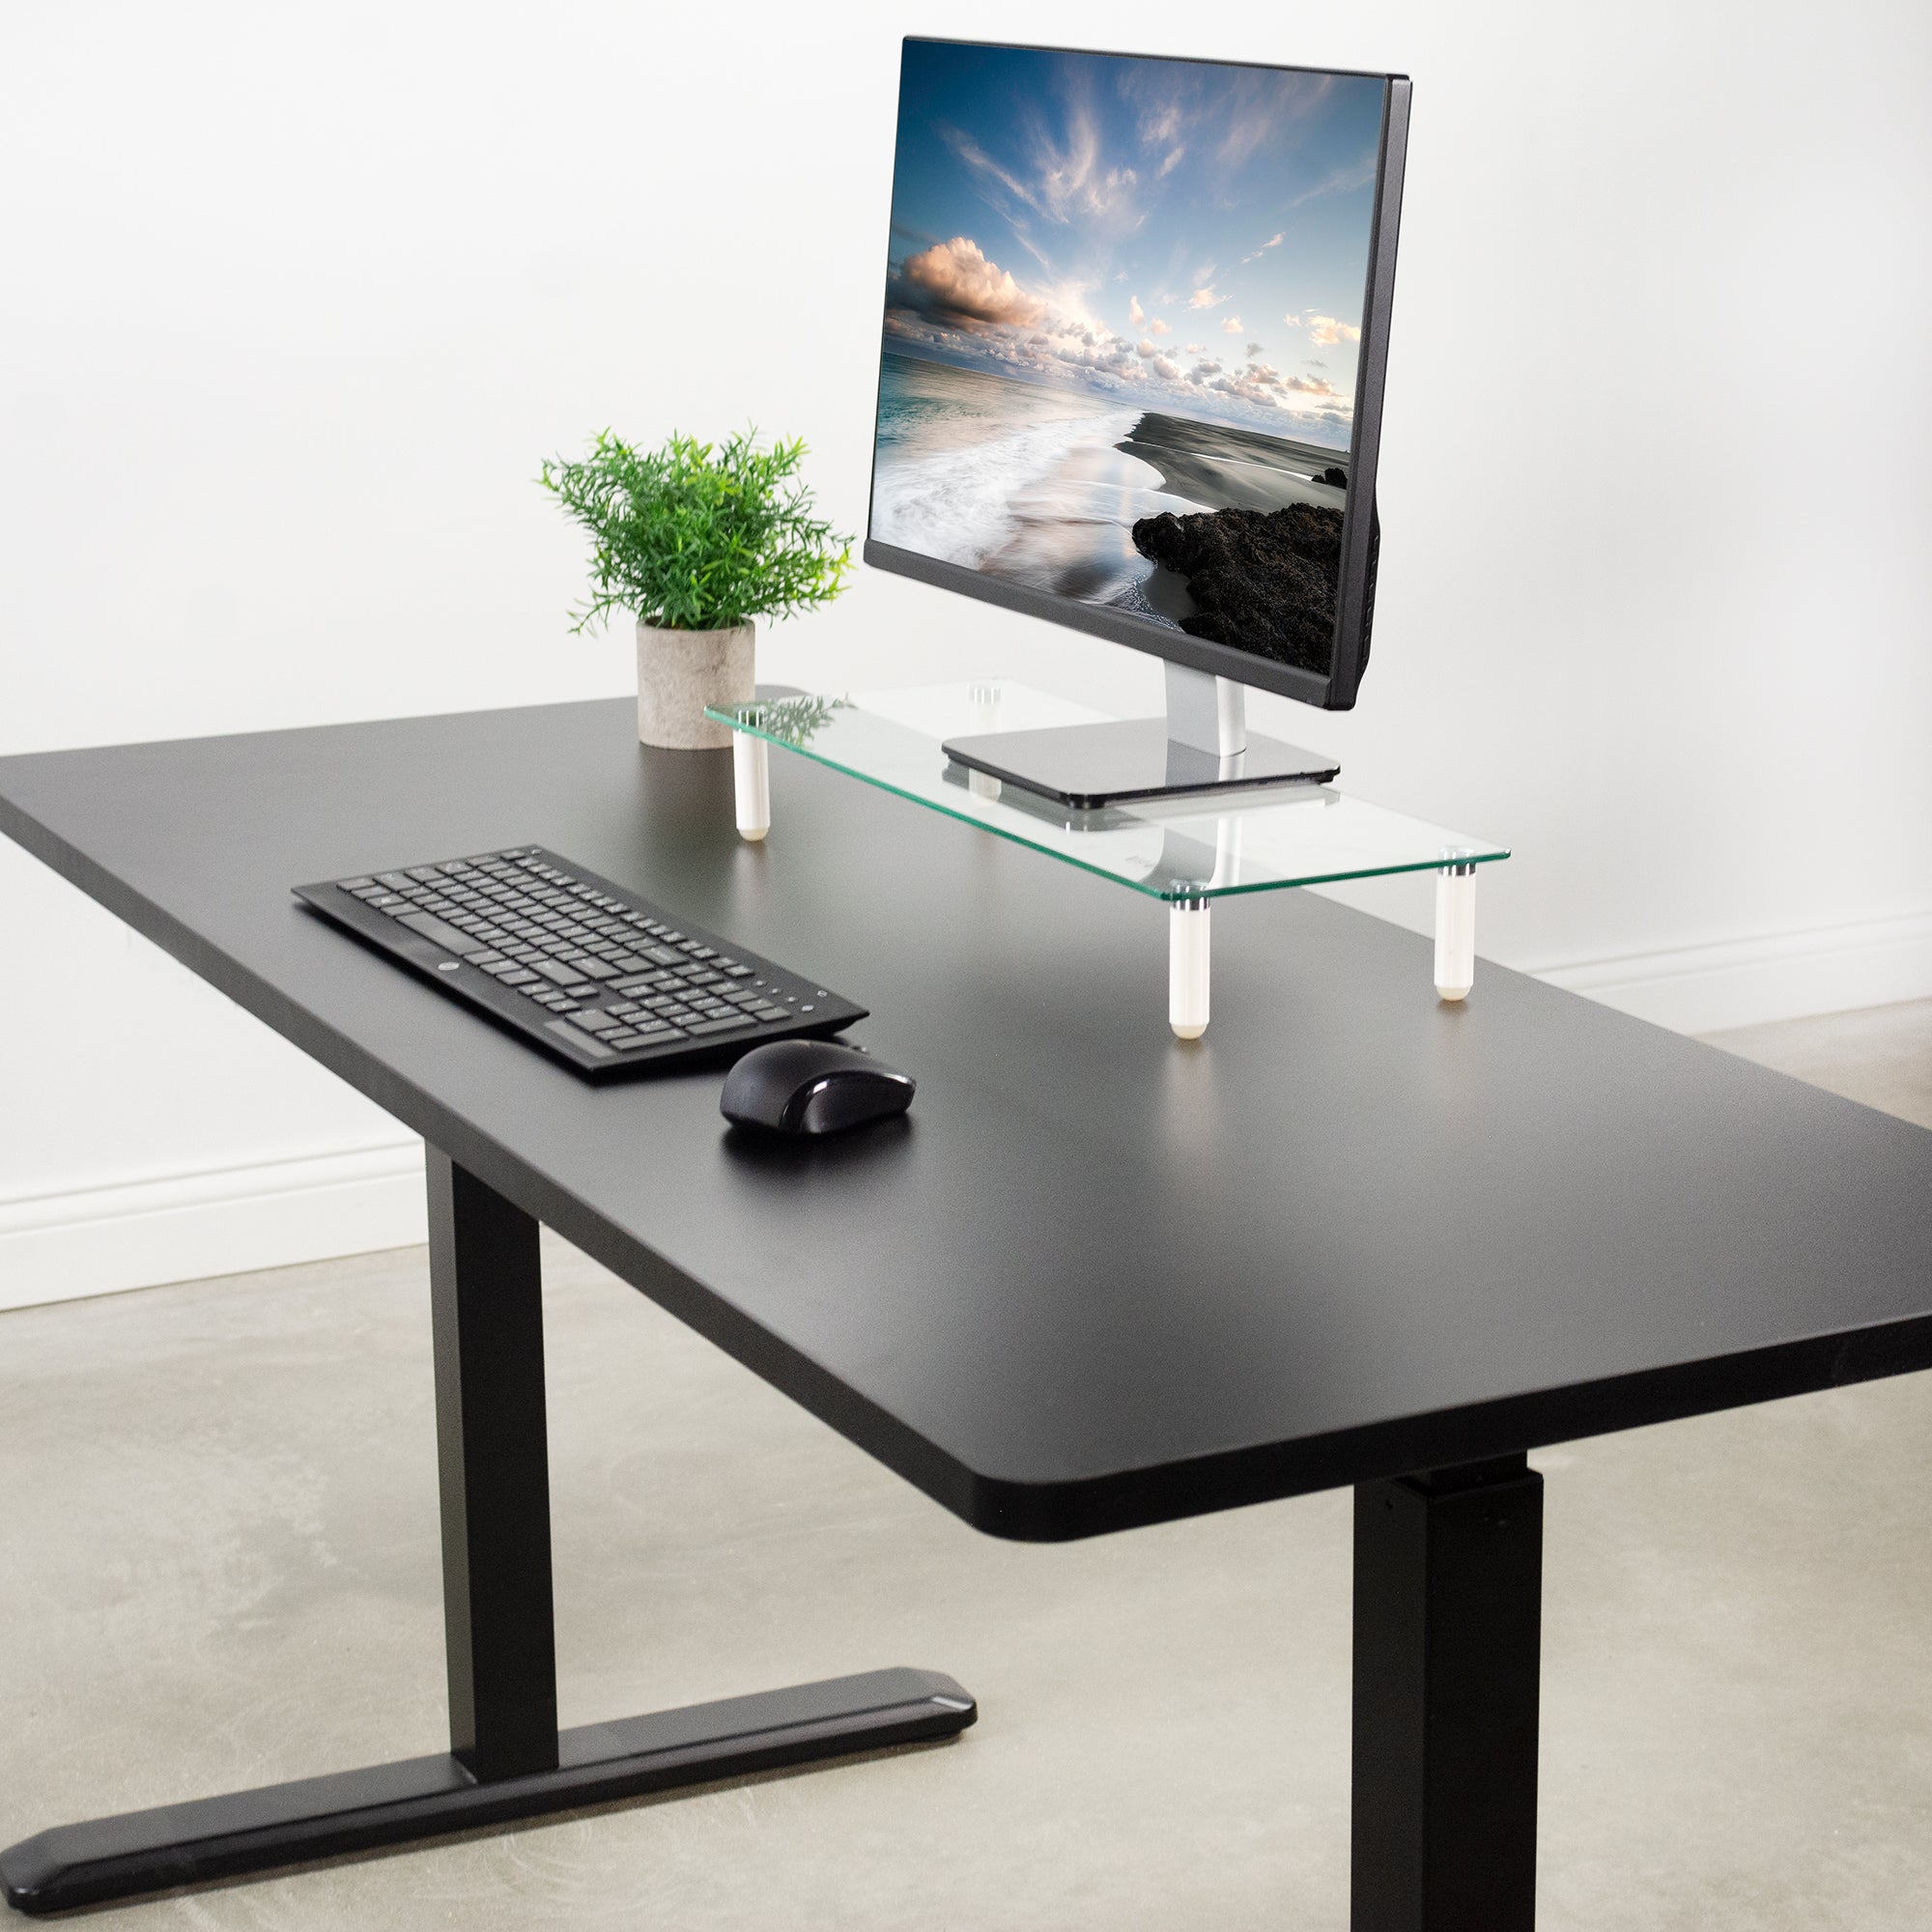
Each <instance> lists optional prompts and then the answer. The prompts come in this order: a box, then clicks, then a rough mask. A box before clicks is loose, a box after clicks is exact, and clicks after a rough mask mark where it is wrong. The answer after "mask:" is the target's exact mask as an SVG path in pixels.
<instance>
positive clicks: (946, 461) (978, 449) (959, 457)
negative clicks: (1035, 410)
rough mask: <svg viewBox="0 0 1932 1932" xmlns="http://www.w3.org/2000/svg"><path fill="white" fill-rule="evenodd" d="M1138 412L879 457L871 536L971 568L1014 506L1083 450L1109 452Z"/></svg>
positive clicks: (1001, 534)
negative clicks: (941, 448)
mask: <svg viewBox="0 0 1932 1932" xmlns="http://www.w3.org/2000/svg"><path fill="white" fill-rule="evenodd" d="M1140 417H1141V412H1139V411H1138V410H1128V411H1120V412H1105V413H1096V414H1082V415H1077V416H1068V417H1064V418H1060V419H1057V420H1054V421H1049V422H1038V423H1030V424H1028V425H1026V426H1025V427H1024V428H1021V429H1012V430H1007V431H1005V432H1003V433H1002V434H1001V435H999V436H997V437H992V438H989V439H988V440H985V441H983V442H980V443H978V444H976V445H974V446H972V447H969V448H964V449H950V450H947V451H945V452H944V453H937V452H935V453H933V454H930V455H921V456H888V454H887V452H886V451H885V450H884V449H881V451H880V461H879V465H878V469H877V472H876V474H875V475H874V477H873V482H872V534H873V536H875V537H876V538H878V539H879V541H880V542H882V543H889V544H893V545H895V546H896V547H897V548H898V549H900V550H910V551H917V552H918V553H919V554H921V555H922V556H930V557H937V558H938V559H940V561H942V562H945V563H957V564H963V565H965V566H966V567H967V568H969V569H971V568H974V567H977V566H978V565H979V564H980V563H981V562H983V561H984V560H985V558H986V557H988V556H990V555H991V554H993V553H994V552H995V551H997V550H998V549H999V548H1000V547H1001V546H1002V545H1003V544H1005V543H1006V542H1007V541H1008V540H1009V538H1010V537H1011V536H1012V534H1013V531H1014V528H1015V527H1016V522H1017V518H1016V504H1017V501H1018V499H1019V498H1020V497H1022V496H1024V495H1025V493H1026V492H1027V491H1028V490H1030V489H1032V488H1034V487H1035V486H1037V485H1038V484H1039V483H1040V482H1042V481H1043V480H1044V479H1045V478H1046V477H1048V476H1050V475H1051V474H1052V472H1053V470H1054V469H1055V468H1056V467H1057V466H1058V465H1059V464H1060V463H1062V462H1063V461H1064V460H1065V458H1066V456H1067V455H1068V454H1069V453H1070V452H1072V451H1073V450H1075V449H1078V448H1079V447H1080V446H1081V445H1082V444H1083V443H1092V444H1097V445H1098V446H1100V447H1102V448H1107V447H1111V445H1113V444H1114V443H1117V442H1119V441H1120V440H1122V438H1124V437H1125V436H1127V435H1128V433H1129V432H1130V431H1131V430H1132V429H1133V426H1134V425H1135V424H1136V423H1137V422H1138V421H1139V420H1140Z"/></svg>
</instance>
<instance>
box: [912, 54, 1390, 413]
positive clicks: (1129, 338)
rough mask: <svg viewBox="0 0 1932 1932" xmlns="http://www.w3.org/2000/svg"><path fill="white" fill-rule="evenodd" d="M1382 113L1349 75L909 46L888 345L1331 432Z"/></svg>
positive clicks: (1162, 402) (1365, 87)
mask: <svg viewBox="0 0 1932 1932" xmlns="http://www.w3.org/2000/svg"><path fill="white" fill-rule="evenodd" d="M1381 100H1382V83H1381V82H1380V81H1378V80H1374V79H1365V78H1359V77H1355V76H1350V75H1341V74H1308V73H1284V72H1279V71H1271V70H1268V69H1265V68H1240V67H1220V66H1212V65H1208V64H1206V63H1196V62H1192V61H1158V60H1141V59H1133V58H1126V57H1118V56H1110V55H1104V54H1064V53H1042V52H1030V51H1024V50H1019V49H1012V48H988V47H965V46H948V45H945V44H942V43H933V42H921V41H909V42H907V43H906V46H905V54H904V66H903V70H902V80H901V90H900V99H899V128H898V158H897V165H896V168H895V178H894V189H893V230H892V243H891V249H890V253H889V258H888V262H889V267H888V275H887V285H886V346H887V347H888V348H889V349H892V350H895V351H896V352H898V353H900V354H903V355H925V356H928V357H932V358H935V359H938V360H943V361H948V362H954V363H958V364H962V365H964V366H966V367H969V368H980V369H984V370H987V371H988V372H990V373H995V374H1000V375H1006V376H1012V377H1018V378H1020V379H1022V380H1025V381H1030V382H1036V383H1046V384H1053V385H1055V386H1059V387H1076V388H1081V389H1085V390H1088V391H1090V392H1092V393H1094V394H1097V395H1106V396H1114V397H1126V398H1130V399H1131V400H1133V401H1134V402H1136V403H1140V404H1143V405H1144V406H1145V407H1147V408H1151V409H1157V410H1166V411H1169V412H1173V413H1176V414H1182V415H1192V416H1206V417H1209V418H1213V419H1217V420H1221V421H1226V422H1234V423H1239V424H1243V425H1246V426H1248V427H1251V428H1263V429H1271V430H1273V431H1274V432H1275V433H1276V434H1277V435H1281V436H1290V437H1293V436H1295V435H1297V434H1300V433H1307V432H1310V431H1314V430H1316V429H1317V428H1318V427H1321V428H1323V429H1325V430H1327V432H1328V435H1327V436H1326V437H1324V438H1323V440H1333V432H1334V431H1335V430H1336V429H1338V428H1343V429H1345V428H1346V427H1347V424H1348V420H1349V415H1350V405H1351V402H1352V399H1353V396H1354V388H1355V357H1356V346H1357V343H1358V341H1359V339H1360V324H1361V305H1362V284H1363V278H1364V275H1365V273H1366V270H1367V265H1368V245H1369V224H1370V218H1371V213H1372V208H1373V197H1374V192H1375V166H1376V149H1377V145H1378V138H1379V132H1380V125H1381Z"/></svg>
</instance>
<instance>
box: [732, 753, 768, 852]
mask: <svg viewBox="0 0 1932 1932" xmlns="http://www.w3.org/2000/svg"><path fill="white" fill-rule="evenodd" d="M770 749H771V748H770V747H769V746H768V745H767V744H766V743H765V741H764V740H763V739H762V738H754V737H753V736H752V734H751V733H750V732H749V731H733V732H732V733H731V779H732V786H733V789H734V790H735V791H736V793H737V797H738V837H739V838H746V839H750V840H751V841H752V842H753V843H754V844H755V843H756V842H757V840H759V839H760V838H763V837H764V836H765V834H766V833H767V832H769V831H770V830H771V829H772V774H771V765H770V761H769V758H768V757H767V753H768V752H769V751H770Z"/></svg>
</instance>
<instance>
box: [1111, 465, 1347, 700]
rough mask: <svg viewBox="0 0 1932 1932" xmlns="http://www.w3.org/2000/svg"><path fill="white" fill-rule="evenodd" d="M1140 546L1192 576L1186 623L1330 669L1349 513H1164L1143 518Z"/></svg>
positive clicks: (1137, 534) (1201, 633)
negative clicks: (1344, 529)
mask: <svg viewBox="0 0 1932 1932" xmlns="http://www.w3.org/2000/svg"><path fill="white" fill-rule="evenodd" d="M1133 535H1134V548H1135V549H1136V550H1138V551H1139V552H1140V554H1142V555H1143V556H1145V557H1150V558H1151V559H1152V560H1153V561H1154V562H1155V563H1157V564H1160V565H1161V566H1162V567H1163V568H1164V569H1167V570H1171V571H1173V572H1174V573H1175V575H1176V576H1178V577H1183V578H1185V579H1186V580H1187V595H1188V598H1189V599H1190V601H1191V602H1192V603H1193V605H1194V610H1193V612H1192V614H1190V615H1188V616H1184V617H1182V618H1181V619H1180V628H1181V629H1182V630H1183V631H1185V632H1187V633H1188V634H1189V635H1190V636H1192V637H1196V638H1206V639H1208V641H1209V642H1210V643H1217V644H1230V645H1232V646H1233V647H1234V648H1235V649H1236V650H1242V651H1253V652H1255V653H1257V654H1258V655H1259V656H1262V657H1264V658H1271V659H1273V660H1274V662H1275V663H1277V664H1286V665H1294V666H1297V667H1299V668H1301V669H1303V670H1312V671H1315V672H1317V673H1318V674H1319V675H1321V676H1323V677H1325V676H1326V675H1327V674H1328V671H1329V668H1330V660H1331V656H1332V652H1333V648H1334V639H1335V586H1336V584H1337V583H1338V582H1340V581H1341V575H1342V512H1341V511H1340V510H1330V509H1322V508H1318V507H1317V506H1316V505H1314V504H1311V503H1292V504H1290V505H1289V506H1288V508H1287V509H1285V510H1269V511H1261V510H1204V511H1202V512H1200V513H1199V514H1198V515H1193V516H1185V517H1177V516H1175V515H1174V514H1173V512H1172V511H1164V512H1163V513H1162V514H1161V515H1160V516H1157V517H1143V518H1142V519H1141V520H1140V522H1139V523H1137V524H1136V525H1135V526H1134V531H1133Z"/></svg>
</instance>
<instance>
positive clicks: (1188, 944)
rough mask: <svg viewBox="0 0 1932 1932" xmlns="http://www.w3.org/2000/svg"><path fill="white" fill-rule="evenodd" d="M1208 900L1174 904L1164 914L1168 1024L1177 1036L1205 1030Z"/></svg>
mask: <svg viewBox="0 0 1932 1932" xmlns="http://www.w3.org/2000/svg"><path fill="white" fill-rule="evenodd" d="M1167 1023H1168V1025H1169V1026H1170V1027H1172V1028H1173V1029H1174V1037H1175V1038H1176V1039H1199V1038H1200V1037H1201V1036H1202V1035H1203V1034H1204V1033H1206V1032H1207V1031H1208V902H1207V900H1205V899H1197V900H1195V901H1194V902H1193V903H1192V904H1189V905H1179V904H1177V905H1176V906H1174V907H1173V908H1172V909H1171V910H1170V911H1169V913H1168V915H1167Z"/></svg>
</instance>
